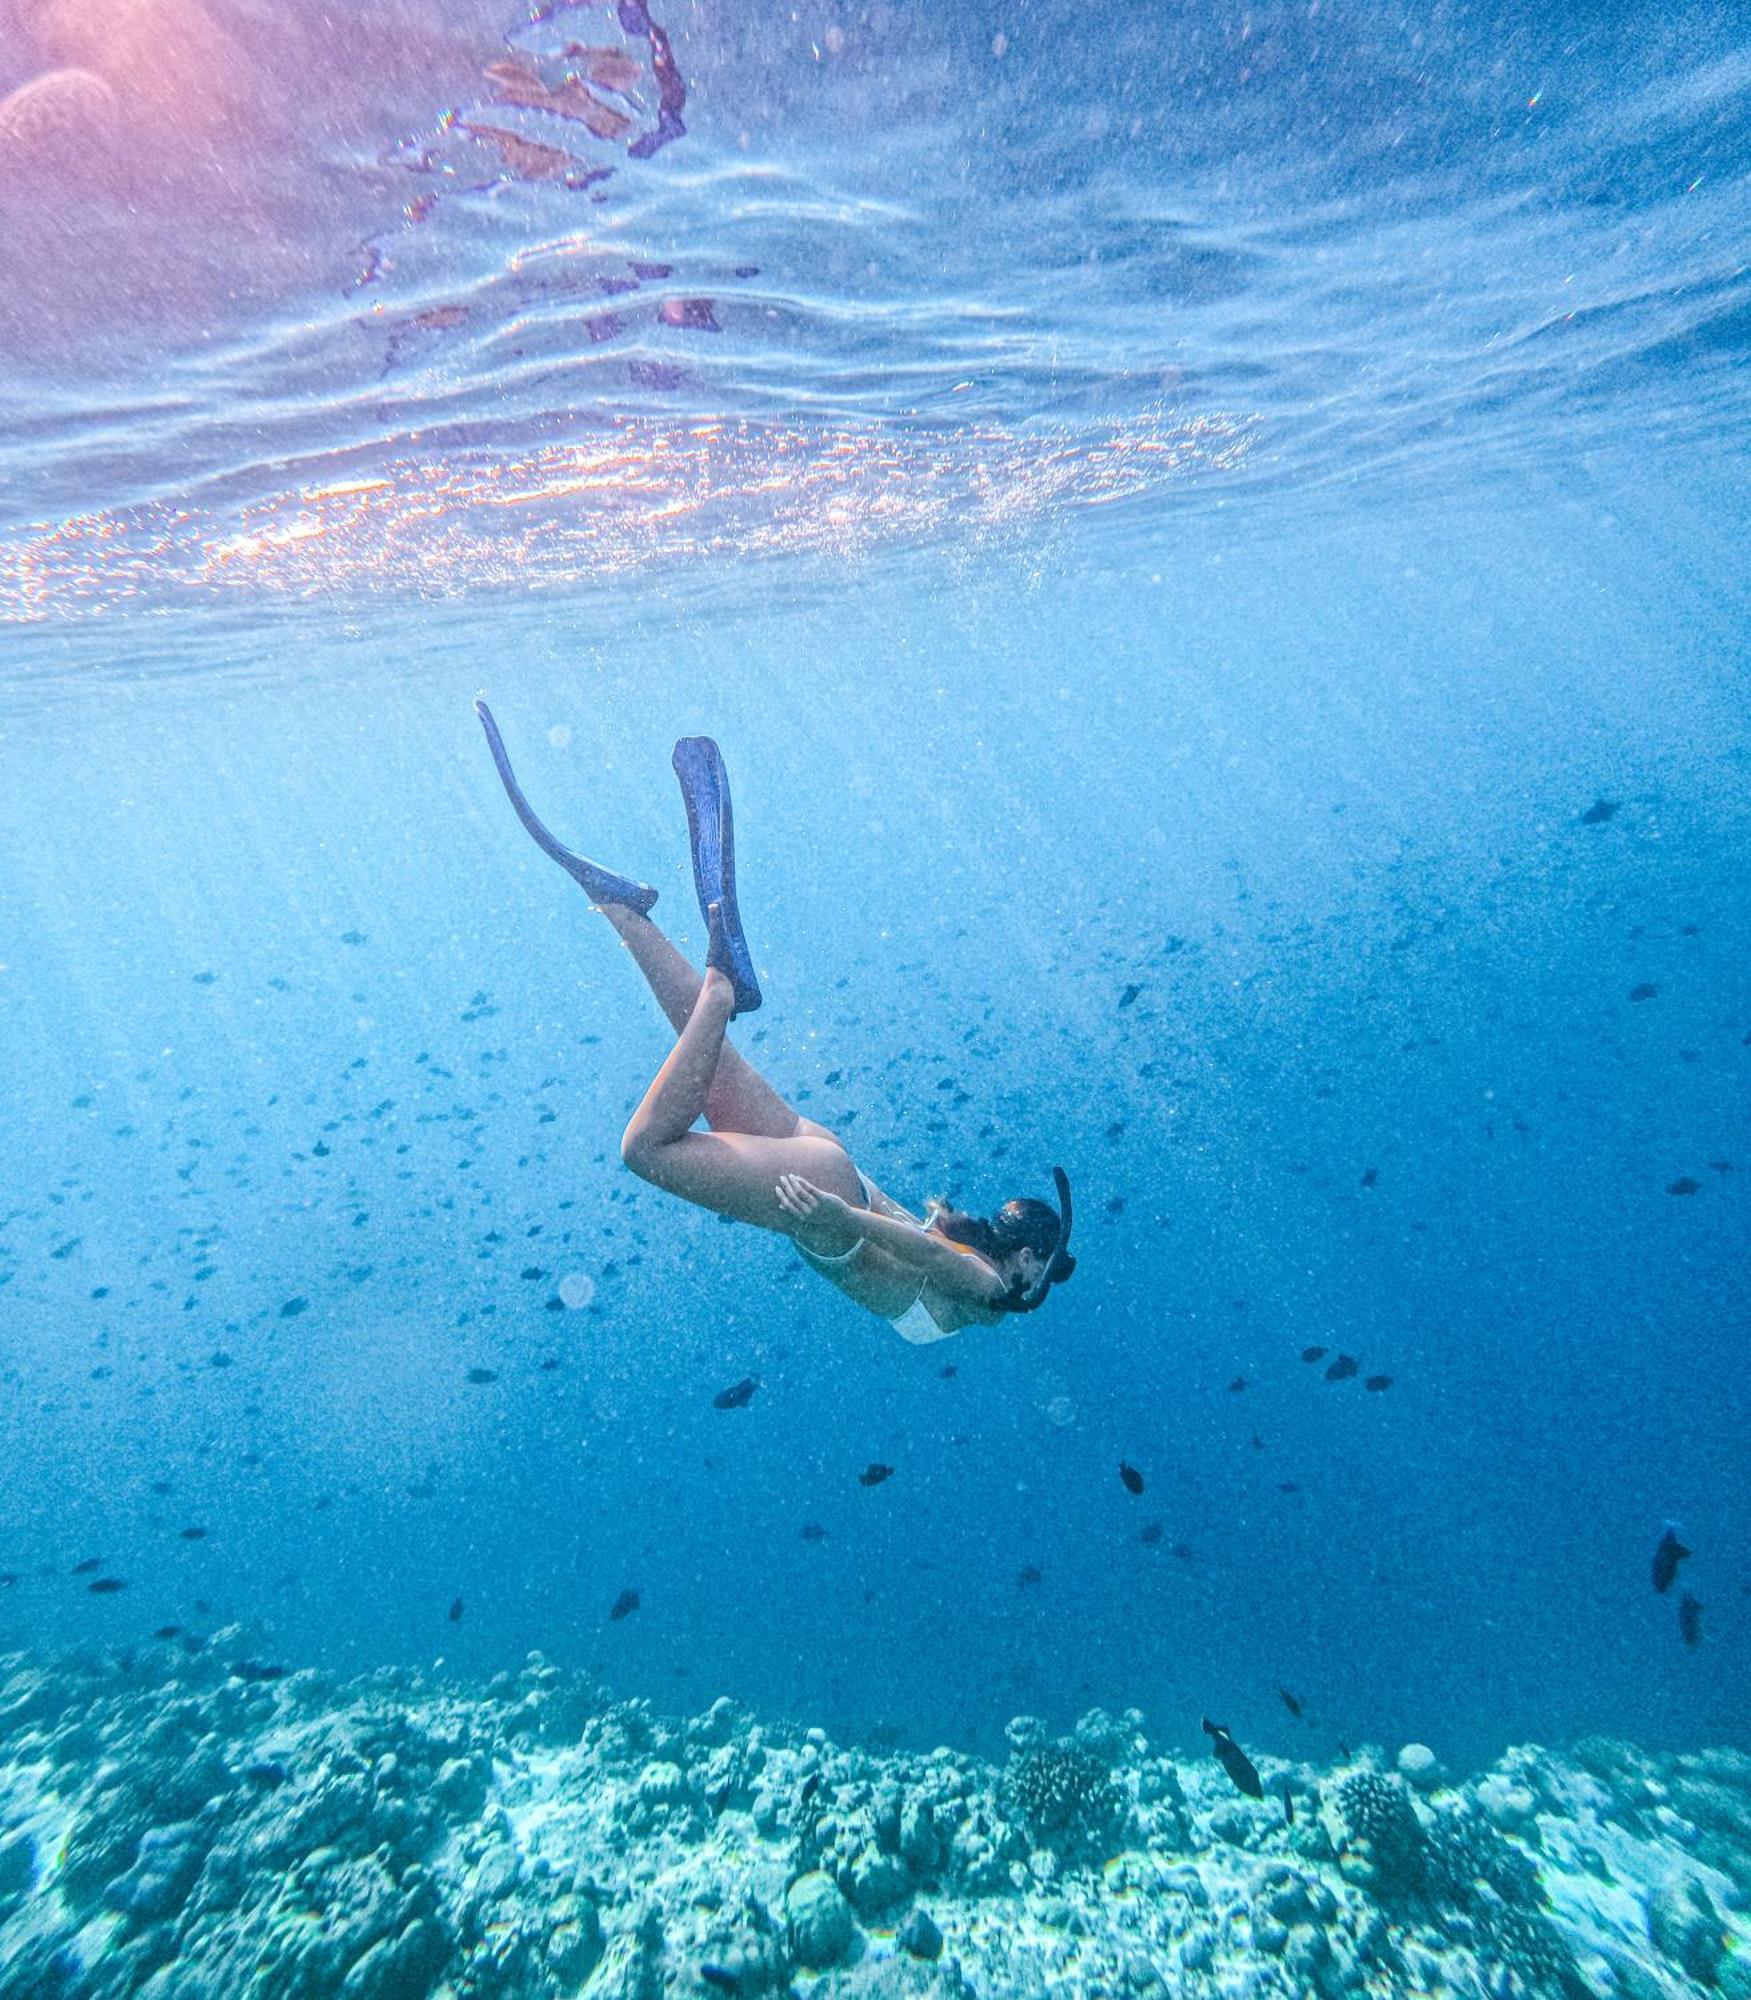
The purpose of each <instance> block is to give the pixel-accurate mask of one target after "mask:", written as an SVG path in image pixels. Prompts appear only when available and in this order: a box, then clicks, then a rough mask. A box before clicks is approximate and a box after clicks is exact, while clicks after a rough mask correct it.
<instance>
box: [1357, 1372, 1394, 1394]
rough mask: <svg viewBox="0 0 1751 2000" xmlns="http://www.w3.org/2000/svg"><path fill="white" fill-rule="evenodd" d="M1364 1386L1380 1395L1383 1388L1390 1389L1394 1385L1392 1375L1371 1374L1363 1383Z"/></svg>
mask: <svg viewBox="0 0 1751 2000" xmlns="http://www.w3.org/2000/svg"><path fill="white" fill-rule="evenodd" d="M1362 1387H1363V1388H1364V1389H1372V1390H1373V1391H1374V1392H1375V1394H1376V1395H1378V1394H1379V1392H1380V1391H1381V1390H1382V1389H1390V1388H1391V1387H1392V1377H1391V1376H1390V1375H1370V1376H1369V1377H1368V1379H1367V1381H1366V1382H1364V1383H1363V1384H1362Z"/></svg>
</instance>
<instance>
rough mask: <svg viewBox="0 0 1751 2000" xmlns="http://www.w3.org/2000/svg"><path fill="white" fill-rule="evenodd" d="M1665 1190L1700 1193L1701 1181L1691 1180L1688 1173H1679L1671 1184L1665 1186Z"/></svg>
mask: <svg viewBox="0 0 1751 2000" xmlns="http://www.w3.org/2000/svg"><path fill="white" fill-rule="evenodd" d="M1666 1192H1667V1193H1668V1194H1700V1193H1701V1192H1702V1183H1701V1181H1693V1180H1692V1179H1691V1178H1690V1176H1689V1175H1688V1174H1680V1175H1679V1176H1678V1178H1677V1179H1676V1180H1675V1181H1673V1182H1672V1184H1671V1186H1670V1187H1668V1188H1667V1190H1666Z"/></svg>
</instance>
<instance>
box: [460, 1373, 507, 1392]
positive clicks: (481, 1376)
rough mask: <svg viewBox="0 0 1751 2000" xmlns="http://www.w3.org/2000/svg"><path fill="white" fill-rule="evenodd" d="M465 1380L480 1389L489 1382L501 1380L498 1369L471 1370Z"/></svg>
mask: <svg viewBox="0 0 1751 2000" xmlns="http://www.w3.org/2000/svg"><path fill="white" fill-rule="evenodd" d="M463 1379H464V1380H465V1381H469V1382H472V1383H473V1384H474V1385H475V1387H476V1388H480V1387H482V1386H484V1385H485V1384H486V1383H488V1382H496V1381H497V1380H498V1379H499V1371H498V1370H497V1369H496V1368H470V1369H469V1371H468V1373H467V1375H466V1376H465V1377H464V1378H463Z"/></svg>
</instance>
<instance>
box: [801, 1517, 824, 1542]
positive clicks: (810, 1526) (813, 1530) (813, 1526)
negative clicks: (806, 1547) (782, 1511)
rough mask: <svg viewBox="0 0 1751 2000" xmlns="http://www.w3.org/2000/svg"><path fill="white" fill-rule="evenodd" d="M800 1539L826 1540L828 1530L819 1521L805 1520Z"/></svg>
mask: <svg viewBox="0 0 1751 2000" xmlns="http://www.w3.org/2000/svg"><path fill="white" fill-rule="evenodd" d="M799 1539H800V1540H802V1541H805V1542H824V1541H825V1540H826V1539H827V1531H826V1529H825V1528H823V1527H822V1526H821V1524H820V1522H819V1521H805V1522H804V1523H803V1525H802V1531H801V1534H800V1537H799Z"/></svg>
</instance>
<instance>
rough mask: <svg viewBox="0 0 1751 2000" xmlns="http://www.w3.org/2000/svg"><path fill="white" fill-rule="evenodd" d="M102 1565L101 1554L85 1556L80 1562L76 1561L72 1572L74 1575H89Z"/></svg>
mask: <svg viewBox="0 0 1751 2000" xmlns="http://www.w3.org/2000/svg"><path fill="white" fill-rule="evenodd" d="M102 1567H103V1558H102V1556H87V1557H85V1559H84V1560H83V1561H82V1562H76V1563H75V1564H74V1565H73V1574H74V1575H75V1576H89V1575H90V1574H91V1572H92V1571H93V1570H94V1569H102Z"/></svg>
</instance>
